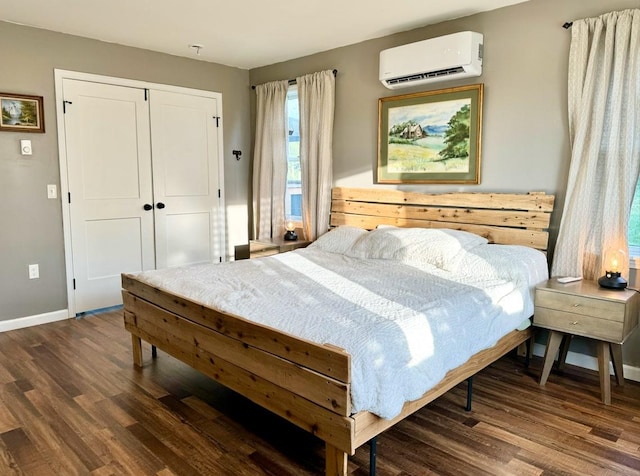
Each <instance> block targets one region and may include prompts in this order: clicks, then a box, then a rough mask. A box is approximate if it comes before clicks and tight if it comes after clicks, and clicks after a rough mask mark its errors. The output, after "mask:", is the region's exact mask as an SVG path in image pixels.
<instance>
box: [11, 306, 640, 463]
mask: <svg viewBox="0 0 640 476" xmlns="http://www.w3.org/2000/svg"><path fill="white" fill-rule="evenodd" d="M130 342H131V340H130V337H129V334H128V333H127V332H126V331H124V329H123V323H122V316H121V313H120V312H108V313H104V314H100V315H94V316H89V317H85V318H83V319H80V320H68V321H62V322H57V323H53V324H46V325H41V326H36V327H32V328H28V329H20V330H16V331H10V332H5V333H0V474H1V475H10V474H15V475H19V474H25V475H75V474H78V475H87V474H92V475H120V474H127V475H159V476H170V475H277V476H280V475H317V474H322V471H323V468H324V445H323V444H322V442H320V441H319V440H317V439H316V438H315V437H313V436H311V435H309V434H307V433H305V432H304V431H302V430H299V429H297V428H296V427H293V426H291V425H290V424H289V423H287V422H285V421H283V420H281V419H280V418H278V417H276V416H273V415H271V414H270V413H268V412H266V411H264V410H262V409H261V408H259V407H256V406H255V405H253V404H252V403H251V402H249V401H247V400H245V399H244V398H242V397H240V396H238V395H237V394H235V393H233V392H231V391H229V390H226V389H224V388H223V387H220V386H219V385H218V384H216V383H215V382H213V381H211V380H209V379H207V378H206V377H204V376H202V375H200V374H199V373H198V372H196V371H194V370H192V369H191V368H189V367H187V366H186V365H184V364H182V363H180V362H178V361H176V360H175V359H173V358H171V357H169V356H168V355H166V354H164V353H163V352H159V353H158V359H157V360H154V361H152V360H151V357H150V352H149V346H148V345H147V346H145V355H144V357H145V366H144V368H143V369H142V370H141V371H140V370H135V369H134V368H133V366H132V358H131V349H130ZM540 366H541V361H540V360H534V362H533V363H532V366H531V369H530V370H525V369H524V367H523V364H522V362H520V361H519V360H517V359H516V358H515V357H512V356H509V357H505V358H503V359H501V360H500V361H498V362H497V363H496V364H494V365H492V366H491V367H489V368H487V369H485V370H483V371H482V372H480V373H479V374H478V375H477V376H476V377H475V380H474V402H473V410H472V411H471V412H465V411H464V408H463V407H464V404H465V398H466V384H461V385H459V386H458V387H456V388H455V389H453V390H452V391H451V392H449V393H447V394H446V395H444V396H443V397H441V398H440V399H438V400H436V401H435V402H433V403H432V404H430V405H429V406H427V407H426V408H424V409H422V410H421V411H419V412H417V413H416V414H414V415H413V416H411V417H409V418H407V419H406V420H404V421H403V422H401V423H400V424H398V425H396V426H395V427H393V428H392V429H390V430H389V431H387V432H385V433H384V434H382V435H381V436H380V437H379V439H378V474H379V475H381V476H384V475H398V476H400V475H402V476H406V475H433V474H438V475H615V474H621V475H622V474H624V475H628V474H640V385H638V384H637V383H634V382H629V381H627V383H626V385H625V386H624V387H622V388H621V387H618V386H616V385H615V383H612V405H611V406H609V407H605V406H604V405H602V404H601V403H600V390H599V381H598V376H597V374H596V373H595V372H590V371H585V370H580V369H576V368H572V367H570V366H567V368H565V370H564V374H563V375H561V374H558V373H556V372H553V373H552V374H551V377H550V378H549V381H548V383H547V385H546V387H544V388H541V387H539V386H538V384H537V378H538V375H539V371H540ZM368 467H369V452H368V447H367V446H364V447H362V448H360V449H359V450H358V451H357V453H356V455H355V456H353V457H351V458H350V459H349V471H350V473H351V474H353V475H357V476H363V475H366V474H368Z"/></svg>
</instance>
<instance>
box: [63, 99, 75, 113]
mask: <svg viewBox="0 0 640 476" xmlns="http://www.w3.org/2000/svg"><path fill="white" fill-rule="evenodd" d="M67 104H73V103H72V102H71V101H62V114H66V113H67Z"/></svg>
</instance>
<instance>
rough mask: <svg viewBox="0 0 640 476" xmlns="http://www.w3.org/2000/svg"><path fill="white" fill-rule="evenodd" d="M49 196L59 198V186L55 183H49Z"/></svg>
mask: <svg viewBox="0 0 640 476" xmlns="http://www.w3.org/2000/svg"><path fill="white" fill-rule="evenodd" d="M47 198H58V187H56V185H55V184H49V185H47Z"/></svg>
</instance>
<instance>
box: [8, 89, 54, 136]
mask: <svg viewBox="0 0 640 476" xmlns="http://www.w3.org/2000/svg"><path fill="white" fill-rule="evenodd" d="M0 109H2V117H1V118H0V131H11V132H44V112H43V99H42V96H25V95H23V94H9V93H0Z"/></svg>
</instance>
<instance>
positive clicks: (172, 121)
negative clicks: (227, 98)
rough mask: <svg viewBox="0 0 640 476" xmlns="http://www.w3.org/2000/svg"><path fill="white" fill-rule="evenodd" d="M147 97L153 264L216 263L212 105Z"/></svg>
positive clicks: (171, 96) (175, 96)
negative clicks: (154, 247) (154, 250)
mask: <svg viewBox="0 0 640 476" xmlns="http://www.w3.org/2000/svg"><path fill="white" fill-rule="evenodd" d="M150 97H151V130H152V133H151V144H152V153H153V190H154V199H155V203H156V208H155V222H156V228H155V231H156V235H155V236H156V265H157V267H158V268H164V267H170V266H181V265H187V264H197V263H209V262H217V261H219V259H220V251H219V243H220V233H221V232H223V228H222V224H221V223H218V220H217V219H216V217H217V216H219V196H218V189H219V177H218V143H217V137H218V134H217V128H216V127H217V124H216V122H217V121H216V116H217V101H216V100H215V99H213V98H207V97H201V96H192V95H186V94H180V93H174V92H166V91H155V90H152V91H151V95H150ZM158 204H160V207H159V206H158Z"/></svg>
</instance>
